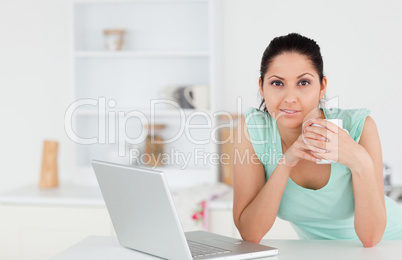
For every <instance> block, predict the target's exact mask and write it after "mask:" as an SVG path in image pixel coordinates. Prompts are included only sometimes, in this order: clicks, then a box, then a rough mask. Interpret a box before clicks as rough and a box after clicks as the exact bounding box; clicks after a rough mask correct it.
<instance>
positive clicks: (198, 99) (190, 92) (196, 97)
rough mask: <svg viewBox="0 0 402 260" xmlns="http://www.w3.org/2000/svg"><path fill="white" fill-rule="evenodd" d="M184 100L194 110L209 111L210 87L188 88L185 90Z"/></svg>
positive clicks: (195, 86)
mask: <svg viewBox="0 0 402 260" xmlns="http://www.w3.org/2000/svg"><path fill="white" fill-rule="evenodd" d="M184 98H185V99H186V101H187V102H188V103H190V104H191V105H192V106H193V107H194V109H200V110H207V109H209V87H208V86H206V85H194V86H188V87H186V88H185V90H184Z"/></svg>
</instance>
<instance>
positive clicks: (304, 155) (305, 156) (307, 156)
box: [301, 151, 321, 162]
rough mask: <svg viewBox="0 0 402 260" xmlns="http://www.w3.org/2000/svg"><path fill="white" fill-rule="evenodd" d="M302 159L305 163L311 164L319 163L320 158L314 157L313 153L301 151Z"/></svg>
mask: <svg viewBox="0 0 402 260" xmlns="http://www.w3.org/2000/svg"><path fill="white" fill-rule="evenodd" d="M301 157H302V159H305V160H307V161H312V162H319V161H321V158H318V157H316V156H314V153H312V152H311V153H309V152H308V151H303V152H302V155H301Z"/></svg>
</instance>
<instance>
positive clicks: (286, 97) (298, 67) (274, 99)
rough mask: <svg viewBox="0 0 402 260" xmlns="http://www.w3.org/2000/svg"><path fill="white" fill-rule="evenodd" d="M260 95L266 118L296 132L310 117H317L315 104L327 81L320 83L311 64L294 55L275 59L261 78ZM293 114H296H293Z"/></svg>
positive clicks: (317, 111) (316, 105) (307, 60)
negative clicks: (269, 116) (274, 120)
mask: <svg viewBox="0 0 402 260" xmlns="http://www.w3.org/2000/svg"><path fill="white" fill-rule="evenodd" d="M261 83H262V81H261V79H260V93H261V95H262V96H263V97H264V99H265V105H266V107H267V109H268V112H269V114H270V115H271V116H272V117H273V118H274V119H276V121H277V123H278V124H281V125H283V126H284V127H288V128H297V127H300V126H301V124H302V123H303V122H304V121H306V120H309V119H311V118H314V117H319V116H320V113H319V110H318V104H319V101H320V99H321V98H322V97H323V96H324V94H325V91H326V87H327V80H326V78H325V77H324V79H323V82H320V78H319V75H318V73H317V71H316V70H315V68H314V67H313V64H312V62H311V61H310V60H309V59H308V58H307V57H306V56H304V55H301V54H298V53H284V54H281V55H278V56H276V57H275V58H274V59H273V61H272V62H271V64H270V65H269V66H268V70H267V72H266V73H265V76H264V83H263V85H262V86H261ZM295 111H296V112H295Z"/></svg>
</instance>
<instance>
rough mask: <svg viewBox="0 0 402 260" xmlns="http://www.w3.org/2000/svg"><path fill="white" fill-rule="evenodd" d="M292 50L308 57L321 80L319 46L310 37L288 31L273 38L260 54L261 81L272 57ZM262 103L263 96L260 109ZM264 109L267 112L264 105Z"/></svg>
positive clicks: (322, 66)
mask: <svg viewBox="0 0 402 260" xmlns="http://www.w3.org/2000/svg"><path fill="white" fill-rule="evenodd" d="M292 52H293V53H299V54H301V55H305V56H306V57H307V58H308V59H310V60H311V62H312V64H313V66H314V68H315V70H316V71H317V73H318V76H319V78H320V82H322V80H323V78H324V72H323V71H324V62H323V60H322V56H321V51H320V46H318V44H317V43H316V42H315V41H314V40H312V39H309V38H307V37H304V36H302V35H300V34H297V33H290V34H288V35H285V36H279V37H276V38H274V39H273V40H272V41H271V42H270V43H269V45H268V47H267V48H266V49H265V51H264V54H263V55H262V59H261V67H260V75H261V76H260V77H261V83H263V82H264V76H265V73H266V72H267V71H268V66H269V65H270V64H271V62H272V61H273V59H274V58H275V57H276V56H278V55H280V54H283V53H292ZM261 85H262V84H261ZM264 104H265V100H264V98H263V99H262V102H261V104H260V109H261V107H262V106H263V105H264ZM264 111H266V112H267V108H266V106H264Z"/></svg>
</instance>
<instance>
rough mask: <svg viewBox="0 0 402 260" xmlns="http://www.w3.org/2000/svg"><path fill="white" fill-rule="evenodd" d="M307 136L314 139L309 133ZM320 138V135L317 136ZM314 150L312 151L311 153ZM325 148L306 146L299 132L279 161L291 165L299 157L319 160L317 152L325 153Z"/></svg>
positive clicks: (296, 161)
mask: <svg viewBox="0 0 402 260" xmlns="http://www.w3.org/2000/svg"><path fill="white" fill-rule="evenodd" d="M309 136H310V137H311V138H312V139H314V135H313V134H309ZM319 138H322V137H319ZM312 152H314V153H315V154H314V153H312ZM325 152H326V150H325V149H320V148H318V147H315V146H312V145H310V147H308V146H307V145H306V143H305V141H303V134H301V135H300V136H299V137H298V138H297V140H296V141H295V142H294V143H293V144H292V146H290V147H289V149H288V150H287V151H286V152H285V154H284V155H283V157H282V159H283V160H281V161H280V162H279V163H282V164H285V165H287V166H290V167H293V166H295V165H296V164H297V163H298V162H299V161H300V160H301V159H304V160H307V161H312V162H319V161H320V160H321V159H320V158H321V157H318V156H317V154H322V153H325Z"/></svg>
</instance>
